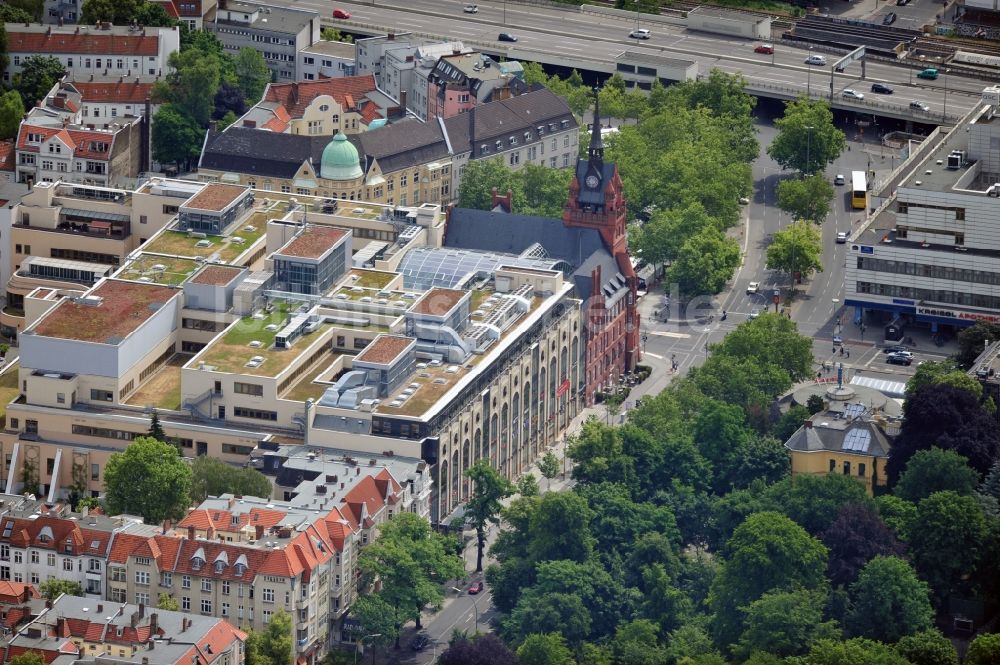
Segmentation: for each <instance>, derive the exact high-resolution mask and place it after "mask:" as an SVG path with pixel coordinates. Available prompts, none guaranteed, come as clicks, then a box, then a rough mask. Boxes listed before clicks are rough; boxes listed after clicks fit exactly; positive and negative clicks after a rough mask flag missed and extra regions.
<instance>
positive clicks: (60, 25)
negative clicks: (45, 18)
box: [59, 14, 63, 28]
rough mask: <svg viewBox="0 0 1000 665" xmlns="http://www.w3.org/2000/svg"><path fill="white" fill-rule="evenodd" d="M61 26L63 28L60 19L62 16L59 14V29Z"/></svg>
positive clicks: (61, 19)
mask: <svg viewBox="0 0 1000 665" xmlns="http://www.w3.org/2000/svg"><path fill="white" fill-rule="evenodd" d="M62 26H63V17H62V15H61V14H60V15H59V27H60V28H61V27H62Z"/></svg>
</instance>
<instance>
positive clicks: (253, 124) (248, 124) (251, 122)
mask: <svg viewBox="0 0 1000 665" xmlns="http://www.w3.org/2000/svg"><path fill="white" fill-rule="evenodd" d="M243 126H244V127H246V128H248V129H253V128H255V127H256V126H257V121H256V120H244V121H243Z"/></svg>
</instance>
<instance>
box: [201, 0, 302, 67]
mask: <svg viewBox="0 0 1000 665" xmlns="http://www.w3.org/2000/svg"><path fill="white" fill-rule="evenodd" d="M205 28H206V29H207V30H210V31H212V32H214V33H215V34H216V36H217V37H218V38H219V41H221V42H222V47H223V48H224V49H226V51H228V52H230V53H236V52H238V51H239V50H240V49H242V48H250V49H253V50H255V51H260V53H261V55H263V56H264V61H265V62H267V66H268V68H269V69H270V70H271V72H272V73H273V75H274V76H275V79H276V80H278V81H298V80H301V79H302V78H303V76H302V73H301V72H300V71H299V58H298V53H299V51H301V50H302V49H304V48H307V47H309V46H312V45H313V44H315V43H316V42H318V41H319V34H320V31H321V29H322V26H321V25H320V15H319V13H317V12H315V11H310V10H305V9H291V8H288V7H279V6H277V5H267V4H260V3H254V2H243V1H242V0H229V1H228V2H224V3H222V4H221V5H220V6H219V7H218V8H217V9H216V11H215V18H214V19H213V20H212V21H211V22H207V23H206V24H205Z"/></svg>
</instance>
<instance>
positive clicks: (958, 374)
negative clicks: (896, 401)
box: [905, 359, 983, 400]
mask: <svg viewBox="0 0 1000 665" xmlns="http://www.w3.org/2000/svg"><path fill="white" fill-rule="evenodd" d="M931 385H936V386H954V387H956V388H963V389H964V390H968V391H969V392H970V393H972V394H973V395H975V396H976V399H977V400H981V399H982V397H983V385H982V384H981V383H979V381H977V380H976V379H974V378H972V377H971V376H969V375H968V374H966V373H965V372H964V371H962V369H961V368H959V366H958V365H957V364H956V363H955V361H954V360H951V359H947V360H938V361H933V360H931V361H927V362H922V363H920V364H919V365H917V371H916V372H914V374H913V376H912V377H910V380H909V381H907V382H906V393H905V395H906V399H910V397H911V396H912V395H913V394H914V393H916V392H917V390H919V389H920V388H923V387H924V386H931Z"/></svg>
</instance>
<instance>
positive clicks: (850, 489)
mask: <svg viewBox="0 0 1000 665" xmlns="http://www.w3.org/2000/svg"><path fill="white" fill-rule="evenodd" d="M764 498H765V501H766V502H767V504H768V505H769V506H771V510H775V511H778V512H781V513H784V514H785V515H787V516H788V517H790V518H791V519H793V520H794V521H795V522H796V523H797V524H799V525H800V526H801V527H802V528H803V529H805V530H806V531H808V532H809V533H811V534H813V535H819V534H821V533H823V532H824V531H826V530H827V528H829V527H830V525H831V524H833V522H834V520H836V519H837V515H838V514H839V512H840V510H841V509H842V508H843V507H844V506H847V505H850V504H858V505H862V506H869V505H871V499H870V498H869V497H868V494H867V493H866V492H865V488H864V485H862V484H861V483H859V482H858V481H857V480H855V479H854V478H852V477H851V476H845V475H843V474H839V473H831V474H827V475H825V476H814V475H801V476H790V477H788V478H784V479H782V480H780V481H779V482H777V483H775V484H774V485H771V486H770V487H768V488H767V490H766V491H765V493H764Z"/></svg>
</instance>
